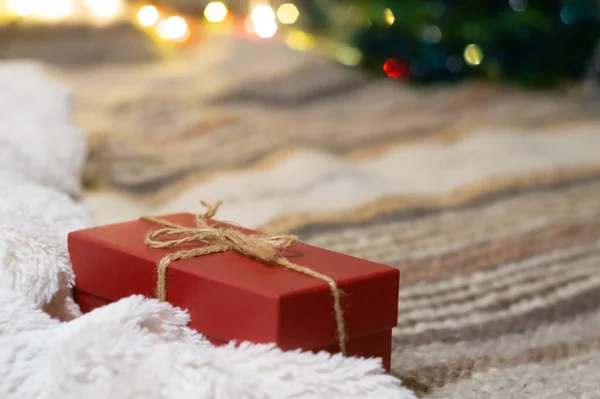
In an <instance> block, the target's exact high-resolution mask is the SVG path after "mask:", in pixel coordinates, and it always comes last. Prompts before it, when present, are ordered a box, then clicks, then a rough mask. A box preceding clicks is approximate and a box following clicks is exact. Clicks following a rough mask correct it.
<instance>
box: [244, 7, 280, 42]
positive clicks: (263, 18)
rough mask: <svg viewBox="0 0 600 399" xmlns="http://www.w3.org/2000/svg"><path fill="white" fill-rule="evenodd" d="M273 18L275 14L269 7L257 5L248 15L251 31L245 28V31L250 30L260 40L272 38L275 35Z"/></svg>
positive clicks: (275, 26) (275, 23)
mask: <svg viewBox="0 0 600 399" xmlns="http://www.w3.org/2000/svg"><path fill="white" fill-rule="evenodd" d="M275 18H276V16H275V12H274V11H273V9H272V8H271V7H270V6H268V5H266V4H261V5H258V6H256V7H254V9H253V10H252V12H251V13H250V19H251V21H252V25H253V26H252V28H251V29H250V28H248V27H246V30H247V31H250V30H252V31H253V32H254V33H255V34H256V36H258V37H260V38H261V39H267V38H270V37H273V36H275V33H277V22H275Z"/></svg>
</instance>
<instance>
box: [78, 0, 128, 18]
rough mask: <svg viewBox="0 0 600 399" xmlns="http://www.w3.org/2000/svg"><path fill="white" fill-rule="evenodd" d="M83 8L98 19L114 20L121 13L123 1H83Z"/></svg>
mask: <svg viewBox="0 0 600 399" xmlns="http://www.w3.org/2000/svg"><path fill="white" fill-rule="evenodd" d="M84 4H85V6H86V7H87V9H88V10H90V12H91V13H92V14H94V16H96V17H98V18H114V17H117V16H119V15H121V14H122V13H123V9H124V8H125V7H124V5H123V0H85V2H84Z"/></svg>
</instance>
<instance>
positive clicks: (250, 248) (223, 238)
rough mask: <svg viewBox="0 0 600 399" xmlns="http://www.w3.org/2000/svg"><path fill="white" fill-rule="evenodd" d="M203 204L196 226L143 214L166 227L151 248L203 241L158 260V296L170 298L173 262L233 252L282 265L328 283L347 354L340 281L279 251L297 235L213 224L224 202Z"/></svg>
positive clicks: (153, 235)
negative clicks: (267, 233) (260, 232)
mask: <svg viewBox="0 0 600 399" xmlns="http://www.w3.org/2000/svg"><path fill="white" fill-rule="evenodd" d="M201 203H202V205H203V206H204V207H205V208H206V212H205V213H204V214H203V215H196V218H195V224H196V226H195V227H186V226H181V225H178V224H176V223H172V222H170V221H168V220H163V219H158V218H154V217H150V216H144V217H142V219H143V220H147V221H150V222H153V223H156V224H158V225H161V226H163V228H161V229H158V230H154V231H151V232H150V233H148V235H147V236H146V240H145V244H146V245H147V246H149V247H151V248H156V249H165V248H178V247H181V246H183V245H185V244H188V243H202V244H204V246H202V247H199V248H192V249H182V250H180V251H178V252H173V253H170V254H168V255H166V256H165V257H163V258H162V259H161V260H160V261H159V262H158V279H157V284H156V297H157V298H158V299H159V300H161V301H166V300H167V268H168V267H169V265H170V264H171V262H174V261H177V260H183V259H192V258H196V257H199V256H205V255H211V254H216V253H220V252H226V251H234V252H237V253H239V254H241V255H244V256H246V257H248V258H253V259H256V260H258V261H260V262H262V263H264V264H265V265H268V266H280V267H283V268H285V269H288V270H293V271H295V272H297V273H301V274H304V275H307V276H310V277H313V278H316V279H319V280H321V281H324V282H325V283H327V284H328V285H329V289H330V290H331V296H332V297H333V309H334V312H335V321H336V325H337V341H338V345H339V347H340V351H341V352H342V354H344V355H346V341H347V335H346V326H345V321H344V313H343V310H342V304H341V295H342V293H341V291H340V289H339V288H338V285H337V283H336V282H335V280H334V279H332V278H331V277H329V276H327V275H325V274H322V273H319V272H317V271H315V270H313V269H311V268H308V267H306V266H301V265H298V264H295V263H292V262H290V261H289V260H288V259H286V258H285V257H283V256H282V255H281V254H280V251H281V250H283V249H286V248H290V247H293V246H294V245H296V244H297V243H298V238H297V237H296V236H292V235H280V236H265V235H248V234H245V233H243V232H241V231H237V230H234V229H232V228H229V227H213V226H210V225H209V224H208V223H207V221H208V219H211V218H212V217H213V216H214V215H215V214H216V213H217V211H218V209H219V207H220V206H221V205H222V201H218V202H216V203H215V204H210V203H207V202H205V201H202V202H201ZM165 236H177V237H181V238H171V239H169V238H165ZM161 238H162V239H161Z"/></svg>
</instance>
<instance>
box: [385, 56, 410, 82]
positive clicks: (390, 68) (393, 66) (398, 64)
mask: <svg viewBox="0 0 600 399" xmlns="http://www.w3.org/2000/svg"><path fill="white" fill-rule="evenodd" d="M383 70H384V71H385V73H386V74H387V75H388V76H389V77H390V78H401V77H404V76H406V75H407V74H408V66H407V65H406V64H405V63H404V62H402V61H400V60H399V59H397V58H388V59H387V60H386V61H385V63H384V64H383Z"/></svg>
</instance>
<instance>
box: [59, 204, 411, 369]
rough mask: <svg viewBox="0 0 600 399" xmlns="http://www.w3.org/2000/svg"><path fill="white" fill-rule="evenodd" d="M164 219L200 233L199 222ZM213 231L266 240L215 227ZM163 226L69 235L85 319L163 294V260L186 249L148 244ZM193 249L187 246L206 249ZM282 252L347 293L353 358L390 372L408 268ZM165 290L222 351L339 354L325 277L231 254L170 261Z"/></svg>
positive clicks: (301, 248) (137, 224) (322, 253)
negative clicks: (374, 361)
mask: <svg viewBox="0 0 600 399" xmlns="http://www.w3.org/2000/svg"><path fill="white" fill-rule="evenodd" d="M161 219H163V220H167V221H170V222H173V223H176V224H178V225H183V226H190V227H192V226H194V221H195V215H192V214H189V213H181V214H174V215H168V216H165V217H162V218H161ZM208 224H209V225H211V226H215V227H227V228H231V229H234V230H236V231H241V232H244V233H246V234H249V235H254V234H258V233H256V232H252V231H250V230H247V229H243V228H240V227H237V226H232V225H227V224H224V223H221V222H216V221H212V220H208ZM160 228H162V226H160V225H157V224H156V223H154V222H152V221H149V220H144V219H140V220H135V221H131V222H125V223H118V224H112V225H107V226H100V227H95V228H90V229H86V230H80V231H76V232H72V233H70V234H69V239H68V241H69V244H68V245H69V254H70V256H71V261H72V264H73V270H74V272H75V275H76V286H75V290H74V296H75V300H76V301H77V302H78V303H79V305H80V306H81V308H82V310H83V311H84V312H85V311H89V310H92V309H93V308H96V307H98V306H102V305H104V304H107V303H110V302H113V301H116V300H119V299H120V298H124V297H127V296H130V295H133V294H141V295H144V296H147V297H154V296H155V288H156V286H157V263H158V262H159V261H160V260H161V259H162V258H163V257H165V255H168V254H171V253H175V252H178V251H181V249H182V248H181V247H178V248H165V249H156V248H151V247H149V246H147V245H146V243H145V242H144V239H145V237H146V236H147V234H148V233H149V232H151V231H155V230H157V229H160ZM192 244H193V245H185V248H186V249H189V248H197V247H202V245H201V244H196V243H192ZM281 255H282V256H284V257H285V258H286V259H288V260H289V261H291V262H293V263H294V264H297V265H301V266H305V267H307V268H310V269H311V270H314V271H316V272H319V273H322V274H325V275H327V276H329V277H331V278H333V279H334V280H335V282H336V283H337V285H338V287H339V289H340V290H341V291H342V292H343V296H342V299H341V305H342V308H343V318H344V322H345V328H344V331H345V333H346V336H347V338H348V340H347V344H346V353H347V354H348V355H356V356H363V357H379V358H382V359H383V363H384V366H385V367H386V369H388V370H389V367H390V353H391V330H392V328H393V327H395V326H396V323H397V315H398V290H399V282H400V275H399V271H398V270H397V269H394V268H391V267H388V266H383V265H380V264H377V263H373V262H369V261H366V260H362V259H358V258H354V257H351V256H347V255H343V254H339V253H336V252H332V251H327V250H324V249H321V248H317V247H313V246H310V245H307V244H304V243H298V244H296V245H295V246H293V247H291V248H287V249H285V250H283V251H282V253H281ZM166 285H167V289H168V294H167V295H168V296H167V300H168V301H169V302H170V303H171V304H173V305H175V306H178V307H180V308H183V309H187V310H188V312H189V314H190V316H191V321H190V327H191V328H193V329H195V330H197V331H199V332H201V333H202V334H204V335H205V336H206V337H207V338H208V339H210V340H211V341H212V342H214V343H216V344H222V343H226V342H229V341H232V340H233V341H238V342H240V341H250V342H256V343H268V342H273V343H275V344H277V346H278V347H280V348H281V349H283V350H293V349H304V350H313V351H317V350H326V351H329V352H331V353H336V352H339V351H340V348H339V345H338V344H337V335H336V331H338V324H337V322H336V317H335V312H334V308H333V299H332V291H331V288H330V286H329V285H328V284H327V283H325V282H324V281H321V280H319V279H317V278H314V277H310V276H307V275H304V274H301V273H298V272H295V271H292V270H287V269H285V268H282V267H279V266H273V265H266V264H264V263H261V262H259V261H257V260H255V259H252V258H250V257H247V256H244V255H241V254H239V253H237V252H233V251H226V252H221V253H217V254H212V255H205V256H199V257H194V258H192V259H182V260H176V261H174V262H172V263H170V265H169V266H168V269H167V276H166Z"/></svg>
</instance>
